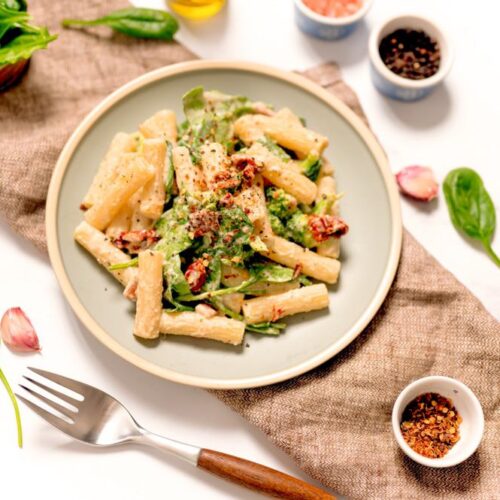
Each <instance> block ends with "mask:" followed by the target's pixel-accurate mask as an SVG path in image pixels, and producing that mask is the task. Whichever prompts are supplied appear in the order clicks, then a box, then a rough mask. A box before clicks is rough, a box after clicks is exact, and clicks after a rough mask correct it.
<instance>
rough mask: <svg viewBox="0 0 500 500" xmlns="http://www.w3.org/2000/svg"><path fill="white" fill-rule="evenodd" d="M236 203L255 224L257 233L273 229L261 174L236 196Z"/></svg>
mask: <svg viewBox="0 0 500 500" xmlns="http://www.w3.org/2000/svg"><path fill="white" fill-rule="evenodd" d="M234 203H235V204H236V205H237V206H239V207H240V208H241V209H242V210H243V211H244V212H245V213H246V214H247V216H248V218H249V219H250V221H251V222H252V224H253V225H254V228H255V233H256V234H261V233H269V232H270V231H271V223H270V222H269V215H268V213H267V205H266V195H265V194H264V180H263V179H262V176H261V175H257V176H255V179H254V183H253V184H252V185H251V186H250V187H248V188H246V189H243V190H242V191H241V192H240V193H239V194H238V195H236V196H235V197H234Z"/></svg>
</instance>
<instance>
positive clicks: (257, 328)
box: [245, 321, 286, 335]
mask: <svg viewBox="0 0 500 500" xmlns="http://www.w3.org/2000/svg"><path fill="white" fill-rule="evenodd" d="M285 328H286V324H285V323H272V322H270V321H268V322H266V323H255V324H253V325H246V327H245V330H247V331H248V332H253V333H260V334H263V335H279V334H280V333H281V331H282V330H283V329H285Z"/></svg>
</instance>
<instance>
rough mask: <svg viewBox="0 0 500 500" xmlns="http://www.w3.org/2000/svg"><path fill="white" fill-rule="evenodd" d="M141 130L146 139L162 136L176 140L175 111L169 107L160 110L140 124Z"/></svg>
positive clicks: (172, 140) (162, 137) (164, 138)
mask: <svg viewBox="0 0 500 500" xmlns="http://www.w3.org/2000/svg"><path fill="white" fill-rule="evenodd" d="M139 131H140V132H141V134H142V135H143V136H144V137H145V138H146V139H154V138H161V139H163V140H167V141H170V142H176V141H177V123H176V118H175V113H174V112H173V111H171V110H169V109H163V110H161V111H158V112H157V113H155V114H154V115H153V116H151V117H150V118H148V119H147V120H146V121H144V122H142V123H141V124H140V125H139Z"/></svg>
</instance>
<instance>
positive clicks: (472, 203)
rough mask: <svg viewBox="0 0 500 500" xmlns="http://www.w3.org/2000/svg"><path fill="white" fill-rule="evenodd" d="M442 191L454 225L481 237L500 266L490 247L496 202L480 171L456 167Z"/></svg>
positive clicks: (474, 237) (468, 234)
mask: <svg viewBox="0 0 500 500" xmlns="http://www.w3.org/2000/svg"><path fill="white" fill-rule="evenodd" d="M443 192H444V196H445V199H446V204H447V205H448V212H449V214H450V218H451V221H452V222H453V225H454V226H455V227H456V228H457V229H458V230H459V231H463V232H464V233H465V234H466V235H467V236H469V237H471V238H473V239H476V240H479V241H480V242H481V243H482V244H483V246H484V248H485V250H486V252H487V253H488V255H489V256H490V257H491V259H492V260H493V262H495V264H496V265H497V266H499V267H500V259H499V257H498V256H497V255H496V254H495V252H494V251H493V249H492V247H491V239H492V237H493V234H494V232H495V225H496V214H495V206H494V205H493V202H492V200H491V198H490V195H489V194H488V191H486V188H485V187H484V184H483V181H482V179H481V177H480V176H479V174H478V173H477V172H475V171H474V170H472V169H471V168H467V167H462V168H456V169H454V170H452V171H451V172H449V173H448V175H447V176H446V179H445V180H444V183H443Z"/></svg>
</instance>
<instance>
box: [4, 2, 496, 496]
mask: <svg viewBox="0 0 500 500" xmlns="http://www.w3.org/2000/svg"><path fill="white" fill-rule="evenodd" d="M100 4H105V5H104V6H103V5H100ZM70 5H71V6H70ZM123 5H124V3H123V2H122V1H121V0H112V1H107V2H99V1H97V0H85V1H79V2H62V1H54V0H43V1H42V0H39V1H37V2H35V1H33V2H32V5H31V10H32V12H33V13H34V15H35V17H36V20H37V22H39V23H41V24H46V25H48V26H49V27H50V28H51V29H52V30H53V31H60V29H59V27H58V21H59V20H60V19H62V18H63V17H67V16H69V17H94V16H97V15H98V14H102V13H104V12H106V11H109V10H111V9H114V8H117V7H121V6H123ZM194 57H195V56H194V55H193V54H191V53H190V52H189V51H188V50H186V49H185V48H183V47H181V46H180V45H177V44H166V43H162V42H151V41H149V42H148V41H139V40H133V39H128V38H126V37H123V36H120V35H110V34H109V31H107V30H105V29H104V30H103V31H100V30H98V31H93V32H92V34H89V33H83V32H79V31H76V30H75V31H64V32H61V35H60V38H59V40H58V41H56V42H55V43H53V44H52V45H51V47H50V49H49V50H47V51H44V52H40V53H38V54H37V55H36V57H35V58H34V60H33V63H32V65H31V68H30V70H29V72H28V74H27V76H26V77H25V78H24V80H23V81H22V83H21V84H19V85H18V86H17V87H16V88H14V89H11V90H10V91H8V92H7V93H4V94H0V127H1V135H0V162H1V174H0V195H1V202H0V203H1V204H0V211H1V213H2V215H3V217H4V218H5V219H6V220H7V221H8V222H9V223H10V225H11V226H12V227H13V228H14V229H15V230H16V231H17V232H19V233H20V234H22V235H23V236H24V237H26V238H28V239H29V240H31V241H32V242H33V243H34V244H35V245H37V246H38V247H39V248H40V249H42V250H45V239H44V221H43V218H44V203H45V196H46V192H47V185H48V183H49V179H50V174H51V171H52V168H53V166H54V164H55V162H56V159H57V156H58V155H59V152H60V150H61V148H62V146H63V144H64V142H65V141H66V140H67V138H68V136H69V135H70V133H71V132H72V131H73V129H74V128H75V126H76V125H77V124H78V122H79V121H80V120H81V119H82V118H83V117H84V115H85V114H86V113H87V112H89V111H90V110H91V109H92V107H93V106H94V105H95V104H97V103H98V102H99V101H100V100H101V99H102V98H103V97H104V96H106V95H107V94H109V93H110V92H111V91H113V90H115V89H116V88H117V87H119V86H120V85H122V84H123V83H125V82H127V81H128V80H130V79H131V78H134V77H136V76H138V75H141V74H143V73H144V72H146V71H149V70H152V69H154V68H157V67H160V66H164V65H167V64H171V63H175V62H179V61H185V60H188V59H192V58H194ZM306 75H307V76H308V77H309V78H311V79H313V80H315V81H317V82H318V83H320V84H321V85H323V86H324V87H325V88H327V89H328V90H330V91H331V92H333V93H334V94H336V95H337V96H338V97H340V98H341V99H342V100H344V101H345V102H347V104H348V105H349V106H350V107H351V108H352V109H354V110H355V111H356V112H357V113H358V115H360V116H363V114H362V110H361V107H360V104H359V101H358V100H357V98H356V95H355V94H354V93H353V91H352V90H351V89H350V88H349V87H348V86H347V85H346V84H345V83H344V82H343V81H342V80H341V77H340V74H339V71H338V68H337V66H335V65H332V64H328V65H324V66H321V67H319V68H315V69H313V70H311V71H308V72H307V73H306ZM363 118H364V117H363ZM450 251H452V250H450ZM492 272H498V271H497V270H496V269H494V268H493V265H492ZM429 374H435V375H439V374H441V375H449V376H452V377H457V378H459V379H460V380H462V381H463V382H465V383H466V384H468V385H469V386H470V387H471V388H472V389H473V390H474V392H475V393H476V394H477V395H478V397H479V399H480V401H481V403H482V405H483V408H484V412H485V416H486V431H485V435H484V439H483V441H482V444H481V446H480V448H479V451H478V452H477V453H475V454H474V455H473V456H472V457H471V458H470V459H469V460H467V461H466V462H465V463H463V464H462V465H459V466H457V467H454V468H451V469H447V470H439V469H429V468H425V467H422V466H420V465H418V464H416V463H414V462H412V461H411V460H409V459H407V458H405V456H404V455H403V454H402V453H401V452H400V451H399V449H398V447H397V445H396V443H395V441H394V439H393V437H392V434H391V432H392V431H391V423H390V415H391V408H392V404H393V402H394V400H395V398H396V397H397V395H398V393H399V391H401V389H403V387H404V386H405V385H406V384H407V383H409V382H410V381H412V380H414V379H416V378H419V377H422V376H425V375H429ZM499 376H500V328H499V325H498V323H497V322H496V321H495V320H494V319H493V318H492V317H491V316H490V315H489V314H488V313H487V312H486V311H485V310H484V309H483V307H482V305H481V304H480V303H479V301H478V300H477V299H476V298H475V297H474V296H473V295H471V294H470V293H469V292H468V291H467V290H466V289H465V288H464V287H463V286H462V285H461V284H460V283H458V282H457V280H456V279H455V278H454V277H453V276H452V275H451V274H450V273H449V272H447V271H446V270H445V269H443V268H442V267H441V266H440V265H439V264H438V263H437V262H436V261H435V260H434V259H433V258H432V257H431V256H429V254H427V252H426V251H425V250H424V249H423V248H422V247H421V246H420V245H419V244H418V243H417V242H416V241H415V240H414V239H413V238H412V237H411V236H410V235H409V234H408V233H405V236H404V243H403V254H402V259H401V264H400V266H399V271H398V274H397V277H396V280H395V282H394V285H393V286H392V289H391V292H390V293H389V296H388V297H387V299H386V301H385V303H384V305H383V307H382V309H381V310H380V312H379V313H378V314H377V316H376V317H375V319H374V320H373V321H372V323H371V324H370V326H369V327H368V328H367V329H366V330H365V331H364V332H363V334H361V335H360V336H359V337H358V339H357V340H356V341H354V342H353V343H352V344H351V345H350V346H349V347H348V348H347V349H345V350H344V351H343V352H342V353H341V354H340V355H338V356H336V357H335V358H334V359H333V360H332V361H330V362H328V363H325V364H324V365H323V366H321V367H320V368H318V369H316V370H314V371H312V372H310V373H308V374H306V375H303V376H301V377H298V378H295V379H293V380H290V381H288V382H285V383H282V384H279V385H274V386H270V387H265V388H261V389H251V390H242V391H229V392H220V391H219V392H215V394H216V396H217V397H219V398H220V399H221V400H222V401H224V402H225V403H227V404H228V405H229V406H230V407H231V408H233V409H234V410H235V411H237V412H238V413H240V414H242V415H243V416H244V417H245V418H247V419H248V420H249V421H250V422H252V423H254V424H255V425H257V426H258V427H259V428H260V429H262V430H263V431H264V432H265V433H266V434H267V435H268V436H269V438H270V439H271V440H272V441H273V442H274V443H276V444H277V445H278V446H279V447H281V448H282V449H284V450H285V451H286V452H287V453H289V454H290V455H291V456H292V457H293V458H294V459H295V460H296V461H297V462H298V464H299V465H300V466H301V467H302V468H303V469H304V470H305V471H307V472H308V473H309V474H310V475H311V476H313V477H315V478H316V479H318V480H320V481H321V482H323V483H324V484H325V485H327V486H329V487H331V488H332V489H334V490H336V491H339V492H341V493H343V494H345V495H347V496H348V497H352V498H397V499H405V498H447V499H448V498H471V499H479V498H480V499H493V498H495V497H496V498H500V482H499V474H500V456H499V455H500V454H499V448H500V441H499V434H500V415H499V412H500V394H499V392H500V385H499Z"/></svg>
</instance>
